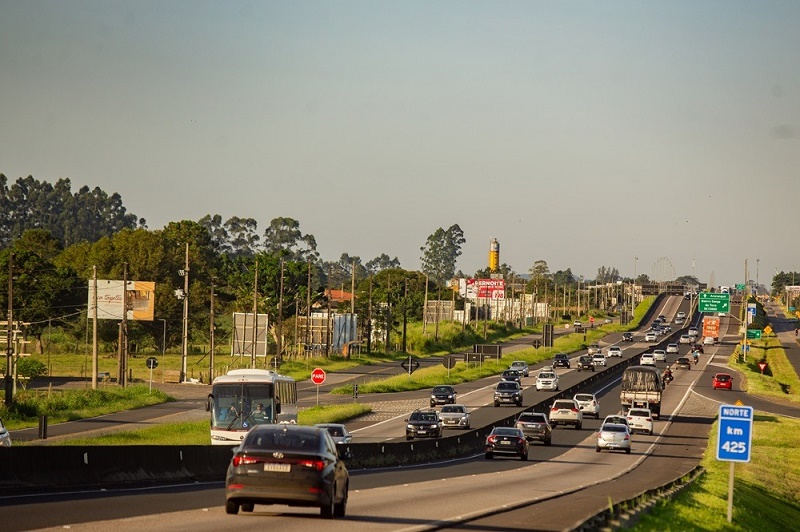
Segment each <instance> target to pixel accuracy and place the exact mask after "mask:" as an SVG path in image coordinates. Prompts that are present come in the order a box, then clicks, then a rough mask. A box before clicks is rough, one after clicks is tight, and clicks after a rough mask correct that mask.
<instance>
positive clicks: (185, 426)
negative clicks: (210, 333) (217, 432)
mask: <svg viewBox="0 0 800 532" xmlns="http://www.w3.org/2000/svg"><path fill="white" fill-rule="evenodd" d="M371 411H372V409H371V408H370V407H369V406H368V405H363V404H358V403H350V404H345V405H331V406H315V407H312V408H307V409H305V410H301V411H300V413H299V414H298V424H300V425H314V424H316V423H344V422H345V421H348V420H350V419H353V418H356V417H358V416H363V415H364V414H368V413H370V412H371ZM54 444H55V445H208V444H209V428H208V421H206V420H204V421H190V422H185V423H164V424H160V425H156V426H153V427H148V428H146V429H139V430H130V431H120V432H114V433H111V434H105V435H103V436H96V437H90V438H72V439H69V440H60V441H58V442H57V443H54Z"/></svg>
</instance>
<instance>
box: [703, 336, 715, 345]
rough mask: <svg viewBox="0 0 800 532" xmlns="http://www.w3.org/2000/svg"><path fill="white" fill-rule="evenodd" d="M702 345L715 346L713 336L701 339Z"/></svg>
mask: <svg viewBox="0 0 800 532" xmlns="http://www.w3.org/2000/svg"><path fill="white" fill-rule="evenodd" d="M703 344H704V345H716V344H717V339H716V338H714V337H713V336H706V337H705V338H703Z"/></svg>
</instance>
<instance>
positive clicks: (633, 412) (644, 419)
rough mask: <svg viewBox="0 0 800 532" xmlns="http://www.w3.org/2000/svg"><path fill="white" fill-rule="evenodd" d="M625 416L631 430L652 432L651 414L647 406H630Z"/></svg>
mask: <svg viewBox="0 0 800 532" xmlns="http://www.w3.org/2000/svg"><path fill="white" fill-rule="evenodd" d="M626 417H627V418H628V427H630V429H631V432H644V433H645V434H652V433H653V414H652V413H651V412H650V409H649V408H631V409H630V410H628V415H627V416H626Z"/></svg>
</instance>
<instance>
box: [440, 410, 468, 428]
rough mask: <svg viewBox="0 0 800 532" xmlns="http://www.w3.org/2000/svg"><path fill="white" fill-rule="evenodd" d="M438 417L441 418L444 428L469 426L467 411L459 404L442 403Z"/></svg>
mask: <svg viewBox="0 0 800 532" xmlns="http://www.w3.org/2000/svg"><path fill="white" fill-rule="evenodd" d="M439 419H441V420H442V426H443V427H444V428H454V429H468V428H469V411H468V410H467V407H466V406H464V405H461V404H455V405H444V406H443V407H442V410H441V412H439Z"/></svg>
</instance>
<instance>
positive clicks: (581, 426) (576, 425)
mask: <svg viewBox="0 0 800 532" xmlns="http://www.w3.org/2000/svg"><path fill="white" fill-rule="evenodd" d="M582 428H583V425H582V424H581V423H576V424H575V430H581V429H582Z"/></svg>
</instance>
